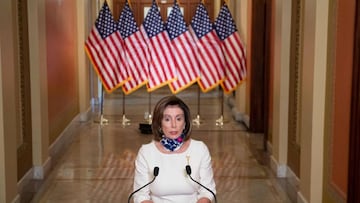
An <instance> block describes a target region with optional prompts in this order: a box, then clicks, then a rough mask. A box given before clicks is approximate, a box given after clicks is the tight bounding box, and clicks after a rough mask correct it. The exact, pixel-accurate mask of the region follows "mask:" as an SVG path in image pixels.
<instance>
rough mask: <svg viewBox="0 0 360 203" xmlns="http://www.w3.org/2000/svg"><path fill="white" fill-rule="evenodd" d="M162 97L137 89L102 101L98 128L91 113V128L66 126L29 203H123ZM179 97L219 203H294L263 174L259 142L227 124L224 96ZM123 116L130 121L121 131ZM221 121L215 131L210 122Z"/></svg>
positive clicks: (191, 91) (194, 92)
mask: <svg viewBox="0 0 360 203" xmlns="http://www.w3.org/2000/svg"><path fill="white" fill-rule="evenodd" d="M168 94H170V91H168V88H167V87H163V88H161V89H159V90H156V91H155V92H153V93H151V94H148V93H147V92H146V91H145V89H140V90H138V91H136V92H134V93H132V94H130V95H128V96H125V97H124V96H123V95H122V94H121V93H117V92H115V93H113V94H105V96H104V98H105V99H104V102H103V108H102V109H103V110H102V115H103V118H104V119H106V120H107V122H104V123H103V124H101V123H99V122H100V120H101V119H100V115H101V113H99V112H101V111H99V110H97V107H94V108H93V112H92V113H93V119H91V120H90V121H88V122H80V121H77V120H74V121H73V124H72V125H75V126H76V128H71V129H75V130H71V132H68V133H70V134H72V139H71V142H69V145H68V147H67V149H66V150H65V151H64V153H63V154H62V155H61V156H60V157H59V158H58V161H57V164H56V166H55V167H54V169H53V170H52V172H51V173H50V175H49V176H48V178H47V179H46V180H45V181H44V182H43V183H42V184H41V186H40V187H39V188H38V189H37V192H36V194H35V195H34V197H33V199H32V201H31V202H34V203H37V202H42V203H47V202H49V203H58V202H59V203H60V202H61V203H64V202H77V203H81V202H87V203H88V202H94V203H95V202H127V199H128V196H129V194H130V193H131V192H132V183H133V182H132V181H133V176H134V159H135V156H136V153H137V150H138V149H139V147H140V146H141V145H142V144H144V143H148V142H150V140H151V139H152V137H151V135H149V134H143V133H141V132H140V130H139V124H140V123H145V124H146V122H147V121H146V120H145V117H146V116H147V115H148V112H151V109H152V106H153V105H154V104H155V103H156V101H157V100H158V99H159V98H161V97H162V96H165V95H168ZM178 96H179V97H181V98H182V99H183V100H184V101H185V102H186V103H187V104H188V105H189V106H190V108H191V111H192V115H193V117H194V121H200V123H197V124H195V125H194V126H193V132H192V137H193V138H195V139H199V140H202V141H204V142H205V143H206V144H207V145H208V147H209V150H210V153H211V156H212V161H213V168H214V175H215V182H216V189H217V200H218V202H220V203H240V202H241V203H290V202H296V200H295V198H294V197H295V195H294V193H291V191H290V190H289V188H288V187H287V186H286V180H283V179H279V178H276V177H275V176H274V174H273V173H272V172H271V170H270V168H269V165H268V155H267V153H266V152H264V151H263V149H262V148H263V135H262V134H253V133H250V132H248V131H247V129H246V127H245V125H244V124H243V123H241V122H238V121H235V120H234V119H233V116H232V113H231V108H230V106H229V105H228V104H227V102H226V101H227V100H228V97H227V96H222V94H221V92H220V90H218V89H216V90H213V91H211V92H209V93H206V94H205V93H199V91H198V88H197V86H193V87H190V88H188V89H186V90H184V91H183V92H181V93H179V94H178ZM124 98H125V99H124ZM224 98H225V99H224ZM124 101H125V102H124ZM122 115H125V117H126V119H129V120H130V121H129V122H127V123H124V122H123V121H125V120H124V118H123V117H122ZM196 115H199V116H200V120H197V119H196ZM221 116H223V117H222V118H223V119H222V121H223V123H222V124H221V123H219V122H216V121H217V120H218V119H221ZM106 120H103V121H106Z"/></svg>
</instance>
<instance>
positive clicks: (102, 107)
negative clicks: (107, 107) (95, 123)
mask: <svg viewBox="0 0 360 203" xmlns="http://www.w3.org/2000/svg"><path fill="white" fill-rule="evenodd" d="M104 94H105V93H104V88H103V87H101V101H100V125H103V124H107V123H108V122H109V121H108V120H107V119H106V118H104Z"/></svg>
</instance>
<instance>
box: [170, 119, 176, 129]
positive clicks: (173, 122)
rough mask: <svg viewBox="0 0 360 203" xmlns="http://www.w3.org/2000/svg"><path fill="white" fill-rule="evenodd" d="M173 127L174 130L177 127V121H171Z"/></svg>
mask: <svg viewBox="0 0 360 203" xmlns="http://www.w3.org/2000/svg"><path fill="white" fill-rule="evenodd" d="M171 127H173V128H175V127H176V120H172V121H171Z"/></svg>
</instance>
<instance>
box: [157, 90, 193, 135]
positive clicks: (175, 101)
mask: <svg viewBox="0 0 360 203" xmlns="http://www.w3.org/2000/svg"><path fill="white" fill-rule="evenodd" d="M167 106H179V107H180V108H181V109H182V110H183V112H184V116H185V129H184V131H183V133H184V134H185V138H184V140H188V139H189V138H190V132H191V122H190V109H189V107H188V106H187V105H186V104H185V103H184V102H183V101H182V100H181V99H180V98H178V97H176V96H173V95H172V96H166V97H163V98H162V99H160V100H159V101H158V103H157V104H156V105H155V107H154V112H153V119H152V124H151V130H152V133H153V135H154V140H156V141H159V140H160V139H161V136H162V131H161V121H162V119H163V116H164V111H165V108H166V107H167Z"/></svg>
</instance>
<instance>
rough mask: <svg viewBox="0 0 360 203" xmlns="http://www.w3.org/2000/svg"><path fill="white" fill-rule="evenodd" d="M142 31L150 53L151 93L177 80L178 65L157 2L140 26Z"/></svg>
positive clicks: (148, 84) (149, 82)
mask: <svg viewBox="0 0 360 203" xmlns="http://www.w3.org/2000/svg"><path fill="white" fill-rule="evenodd" d="M140 30H141V32H142V33H143V34H144V37H145V41H146V43H147V45H148V47H149V52H150V61H149V78H148V83H147V87H148V91H149V92H151V91H153V90H155V89H157V88H159V87H161V86H164V85H166V84H168V83H170V82H171V81H173V80H175V79H176V78H175V76H176V75H175V74H176V69H175V67H176V65H175V61H174V56H173V52H172V47H171V42H170V39H169V35H168V33H167V32H166V30H165V26H164V23H163V21H162V18H161V15H160V11H159V9H158V7H157V5H156V2H155V1H153V3H152V6H151V8H150V10H149V12H148V13H147V15H146V17H145V20H144V22H143V24H142V25H141V26H140Z"/></svg>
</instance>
